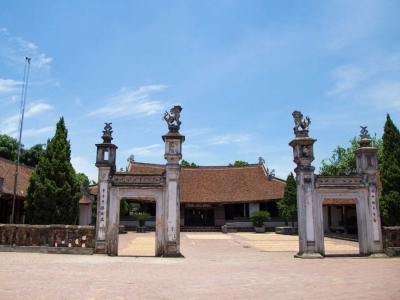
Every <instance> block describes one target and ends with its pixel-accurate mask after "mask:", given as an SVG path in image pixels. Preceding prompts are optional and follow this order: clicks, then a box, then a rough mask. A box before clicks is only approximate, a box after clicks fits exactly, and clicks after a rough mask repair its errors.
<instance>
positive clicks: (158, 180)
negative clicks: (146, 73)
mask: <svg viewBox="0 0 400 300" xmlns="http://www.w3.org/2000/svg"><path fill="white" fill-rule="evenodd" d="M181 110H182V107H180V106H174V107H173V108H172V109H171V111H170V114H169V113H168V112H165V115H164V117H163V120H165V121H166V122H167V123H168V129H169V132H168V133H167V134H165V135H163V136H162V139H163V141H164V143H165V155H164V158H165V159H166V160H167V164H166V167H165V172H163V173H160V174H134V173H128V172H116V165H115V159H116V150H117V148H118V147H117V146H115V145H114V144H112V142H111V141H112V139H113V138H112V127H111V123H106V126H105V127H104V131H103V136H102V139H103V143H101V144H96V147H97V156H96V167H98V169H99V177H98V196H97V197H98V199H97V220H96V244H95V251H96V253H107V254H108V255H118V232H119V213H120V212H119V209H120V201H121V199H122V198H124V197H127V198H131V199H135V198H136V199H140V198H147V199H148V198H153V199H155V202H156V242H155V243H156V245H155V246H156V247H155V256H163V257H181V256H182V254H181V252H180V211H179V210H180V197H179V192H180V187H179V177H180V166H179V161H180V159H181V158H182V143H183V142H184V141H185V136H183V135H181V134H180V133H179V129H180V124H181V122H180V120H179V116H180V112H181Z"/></svg>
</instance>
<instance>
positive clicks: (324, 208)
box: [322, 206, 329, 232]
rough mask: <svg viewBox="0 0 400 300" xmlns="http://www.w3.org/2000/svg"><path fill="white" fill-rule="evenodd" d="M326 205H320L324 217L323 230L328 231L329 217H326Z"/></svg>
mask: <svg viewBox="0 0 400 300" xmlns="http://www.w3.org/2000/svg"><path fill="white" fill-rule="evenodd" d="M328 213H329V211H328V206H322V215H323V218H324V232H327V231H329V219H328V218H329V217H328Z"/></svg>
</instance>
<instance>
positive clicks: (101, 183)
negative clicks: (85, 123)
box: [95, 123, 117, 253]
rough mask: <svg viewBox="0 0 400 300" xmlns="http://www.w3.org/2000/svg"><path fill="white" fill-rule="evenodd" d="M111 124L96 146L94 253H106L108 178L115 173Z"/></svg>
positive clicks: (106, 127)
mask: <svg viewBox="0 0 400 300" xmlns="http://www.w3.org/2000/svg"><path fill="white" fill-rule="evenodd" d="M111 130H112V127H111V123H106V126H105V127H104V131H103V136H102V139H103V143H101V144H96V147H97V156H96V167H98V168H99V177H98V185H97V187H98V191H97V219H96V244H95V252H96V253H108V252H109V251H108V250H109V249H108V247H107V226H108V215H109V214H108V211H109V206H110V187H111V186H110V180H109V179H110V177H112V175H113V174H114V173H115V168H116V166H115V154H116V150H117V146H115V145H114V144H112V143H111V140H112V139H113V138H112V137H111V134H112V131H111Z"/></svg>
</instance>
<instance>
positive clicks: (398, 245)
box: [382, 226, 400, 256]
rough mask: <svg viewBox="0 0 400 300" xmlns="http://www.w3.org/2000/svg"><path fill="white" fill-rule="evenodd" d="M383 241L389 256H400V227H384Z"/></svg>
mask: <svg viewBox="0 0 400 300" xmlns="http://www.w3.org/2000/svg"><path fill="white" fill-rule="evenodd" d="M382 241H383V251H384V252H385V253H386V254H387V255H388V256H400V226H394V227H382Z"/></svg>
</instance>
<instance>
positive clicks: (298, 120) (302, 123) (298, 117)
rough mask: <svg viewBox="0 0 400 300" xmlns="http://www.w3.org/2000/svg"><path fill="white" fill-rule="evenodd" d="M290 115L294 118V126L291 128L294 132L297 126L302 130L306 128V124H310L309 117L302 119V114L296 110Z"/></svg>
mask: <svg viewBox="0 0 400 300" xmlns="http://www.w3.org/2000/svg"><path fill="white" fill-rule="evenodd" d="M292 116H293V118H294V124H295V126H294V128H293V130H294V131H295V132H296V131H298V130H299V127H301V129H302V130H308V126H309V125H310V124H311V119H310V118H309V117H306V118H305V119H303V114H302V113H301V112H300V111H298V110H295V111H294V112H293V113H292Z"/></svg>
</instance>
